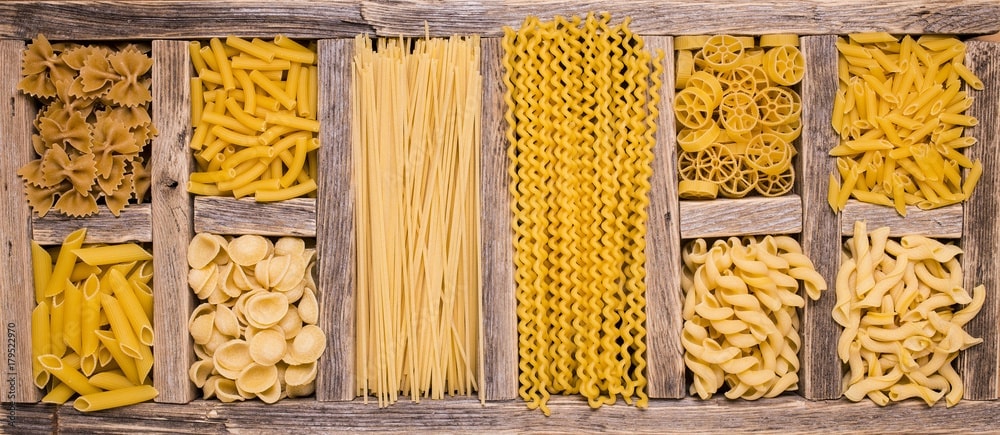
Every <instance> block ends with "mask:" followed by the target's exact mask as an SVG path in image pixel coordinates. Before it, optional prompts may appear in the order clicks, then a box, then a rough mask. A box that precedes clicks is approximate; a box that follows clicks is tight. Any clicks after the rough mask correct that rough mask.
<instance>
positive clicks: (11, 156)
mask: <svg viewBox="0 0 1000 435" xmlns="http://www.w3.org/2000/svg"><path fill="white" fill-rule="evenodd" d="M23 50H24V43H23V42H21V41H0V92H2V95H3V97H4V100H5V101H4V102H3V103H2V104H0V134H2V135H3V142H2V143H3V145H4V150H3V152H0V174H2V175H3V179H2V180H0V185H2V186H3V189H0V228H2V230H0V249H2V254H0V270H3V271H4V273H2V274H0V297H2V299H0V311H2V313H0V317H2V321H0V325H2V326H3V331H4V334H3V336H4V337H7V338H6V340H4V343H6V346H4V348H5V349H7V353H6V354H7V358H6V361H7V364H6V365H5V367H6V369H5V370H4V371H3V372H4V382H3V391H4V393H3V394H2V396H3V399H2V400H3V401H4V402H8V401H14V402H34V401H37V400H38V399H40V398H41V395H40V392H39V390H38V389H36V388H35V386H34V384H33V383H32V382H33V381H32V373H31V311H32V310H33V309H34V308H35V298H34V297H32V294H33V293H32V290H31V289H32V288H33V285H34V284H33V283H34V281H33V278H32V275H31V267H30V266H31V244H30V243H29V241H30V239H29V236H30V235H31V210H30V208H29V207H28V201H27V200H26V199H25V196H24V188H23V186H22V185H21V178H20V177H18V176H17V175H16V174H15V172H16V171H17V169H18V168H20V167H21V166H23V165H24V164H26V163H28V161H30V160H31V159H32V158H33V154H34V153H33V151H32V147H31V122H32V119H34V117H35V109H34V105H33V103H32V102H31V101H30V99H29V98H27V97H25V96H24V95H23V94H21V93H20V92H19V91H18V90H17V82H18V81H20V80H21V51H23ZM12 336H13V337H12ZM12 352H13V355H11V353H12ZM11 364H13V367H11ZM11 381H13V385H12V384H11ZM11 393H13V397H11Z"/></svg>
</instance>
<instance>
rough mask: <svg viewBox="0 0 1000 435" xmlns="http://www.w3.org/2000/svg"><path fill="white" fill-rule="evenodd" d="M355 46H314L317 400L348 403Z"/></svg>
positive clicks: (337, 43) (351, 333)
mask: <svg viewBox="0 0 1000 435" xmlns="http://www.w3.org/2000/svg"><path fill="white" fill-rule="evenodd" d="M353 53H354V40H352V39H332V40H321V41H320V42H319V62H320V63H319V102H320V105H319V121H320V125H321V127H320V132H319V137H320V143H321V144H323V146H322V147H320V149H319V162H318V164H319V168H320V170H319V176H318V178H319V179H318V180H317V184H318V185H319V189H318V195H317V196H318V200H317V204H316V206H317V213H316V224H317V229H316V250H317V258H318V261H319V277H318V279H317V285H318V286H319V289H320V295H319V302H320V318H319V326H320V327H321V328H323V331H324V332H326V337H327V346H326V352H325V353H324V354H323V357H321V358H320V360H319V375H318V378H317V383H316V398H317V399H318V400H321V401H326V400H351V399H353V398H354V396H355V395H356V392H355V390H354V351H355V350H354V347H355V343H356V340H355V337H354V328H355V322H354V300H355V299H354V291H355V290H354V270H355V268H354V264H355V259H354V255H355V251H354V186H353V183H352V181H351V180H352V175H351V174H352V171H351V164H352V163H351V161H352V160H351V106H350V104H345V103H346V102H348V101H351V62H352V58H353Z"/></svg>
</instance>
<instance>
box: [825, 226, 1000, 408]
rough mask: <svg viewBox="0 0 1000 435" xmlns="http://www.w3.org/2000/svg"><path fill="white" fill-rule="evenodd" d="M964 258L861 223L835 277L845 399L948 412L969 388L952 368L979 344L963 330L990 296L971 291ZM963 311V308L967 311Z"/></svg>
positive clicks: (955, 250)
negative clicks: (913, 402) (943, 407)
mask: <svg viewBox="0 0 1000 435" xmlns="http://www.w3.org/2000/svg"><path fill="white" fill-rule="evenodd" d="M961 254H962V250H961V249H960V248H959V247H958V246H955V245H953V244H944V243H941V242H939V241H937V240H934V239H930V238H927V237H923V236H903V237H902V238H901V239H899V240H895V239H890V238H889V228H888V227H883V228H879V229H877V230H874V231H872V232H868V231H867V226H866V225H865V223H864V222H863V221H859V222H855V224H854V237H852V238H849V239H847V242H846V243H844V250H843V252H842V255H841V262H840V271H839V272H838V273H837V285H836V287H837V305H836V306H835V307H834V309H833V319H834V320H835V321H836V322H837V323H838V324H840V325H841V326H843V327H844V330H843V332H842V333H841V335H840V341H839V342H838V344H837V355H839V356H840V359H841V361H843V362H844V364H846V365H847V371H846V373H845V375H844V379H843V386H844V397H847V398H848V399H850V400H853V401H855V402H857V401H860V400H862V399H864V398H865V397H866V396H867V397H868V398H869V399H871V400H872V402H875V403H876V404H878V405H880V406H884V405H886V404H888V403H889V402H890V401H892V402H895V401H900V400H904V399H908V398H912V397H916V398H920V399H922V400H924V402H926V403H927V405H928V406H933V405H934V404H935V403H936V402H937V401H938V400H940V399H941V398H942V397H944V399H945V403H946V404H947V406H948V407H951V406H953V405H955V404H956V403H958V402H959V400H961V399H962V394H963V393H964V391H965V387H964V386H963V384H962V378H961V377H960V376H959V375H958V373H957V372H956V371H955V368H954V367H952V361H954V360H955V358H956V357H958V354H959V351H961V350H964V349H967V348H969V347H971V346H973V345H976V344H978V343H981V342H982V341H983V340H982V339H981V338H973V337H972V336H971V335H969V333H967V332H965V330H964V329H962V328H963V326H965V324H966V323H968V322H969V321H970V320H972V319H973V318H974V317H975V316H976V314H978V313H979V310H980V309H981V308H982V306H983V301H985V299H986V289H985V288H984V287H983V286H982V285H979V286H976V288H974V289H973V290H972V295H970V294H969V292H968V291H966V290H965V288H964V284H963V278H962V277H963V275H962V266H961V263H960V262H959V259H958V256H959V255H961ZM963 305H964V306H963Z"/></svg>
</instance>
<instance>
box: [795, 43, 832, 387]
mask: <svg viewBox="0 0 1000 435" xmlns="http://www.w3.org/2000/svg"><path fill="white" fill-rule="evenodd" d="M836 41H837V37H836V36H829V35H827V36H807V37H803V38H802V54H803V55H805V58H806V64H807V65H809V67H808V68H806V74H805V78H804V79H803V80H802V107H803V108H804V109H805V110H803V111H802V144H801V149H800V153H799V158H798V163H797V164H798V165H800V167H799V168H797V169H799V171H798V173H799V174H800V180H799V183H800V185H801V187H800V188H801V193H802V215H803V219H802V235H801V240H800V242H801V243H802V250H803V252H805V254H806V255H807V256H809V258H810V259H812V261H813V264H814V265H815V266H816V271H817V272H819V273H820V274H821V275H823V278H824V279H825V280H826V282H827V285H829V286H830V288H831V289H832V288H833V284H834V283H835V282H836V281H835V278H836V276H837V269H838V268H839V267H840V231H839V228H840V216H838V215H836V214H834V213H833V211H832V210H831V209H830V206H829V205H827V201H826V193H827V179H828V178H829V175H828V174H830V172H832V171H833V170H834V169H835V167H834V164H835V161H836V160H835V159H831V158H830V157H829V155H828V152H829V150H830V149H831V148H833V147H834V146H836V145H837V138H838V136H837V134H836V132H834V131H833V127H832V126H831V125H830V119H831V113H832V110H833V98H834V95H835V93H836V90H837V48H836V45H835V43H836ZM836 300H837V296H836V295H835V294H834V292H833V290H829V291H827V292H826V293H825V294H823V296H821V297H820V299H819V300H818V301H813V300H811V299H808V298H806V305H805V308H804V309H803V310H802V348H801V350H799V361H801V363H802V367H801V373H800V375H799V378H800V379H801V380H802V386H801V391H802V392H803V395H804V396H805V397H807V398H809V399H814V400H820V399H836V398H838V397H840V393H841V391H840V388H841V387H840V372H841V365H840V360H839V359H838V358H837V353H836V352H834V351H833V350H834V349H836V348H837V339H838V338H839V336H840V328H839V327H838V326H837V324H836V323H834V321H833V317H832V316H831V314H830V313H831V312H833V306H834V303H835V302H836Z"/></svg>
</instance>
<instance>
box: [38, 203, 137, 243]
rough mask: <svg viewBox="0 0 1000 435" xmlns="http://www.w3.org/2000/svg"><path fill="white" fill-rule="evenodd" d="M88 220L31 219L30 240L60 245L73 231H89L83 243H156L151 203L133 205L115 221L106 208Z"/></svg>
mask: <svg viewBox="0 0 1000 435" xmlns="http://www.w3.org/2000/svg"><path fill="white" fill-rule="evenodd" d="M98 208H99V209H100V212H98V213H97V214H96V215H94V216H90V217H87V218H85V219H78V218H72V217H68V216H65V215H62V214H59V213H48V214H46V215H45V217H43V218H40V217H38V215H36V214H32V216H31V238H32V239H33V240H34V241H36V242H38V243H40V244H42V245H58V244H61V243H62V242H63V240H64V239H65V238H66V236H68V235H69V234H70V233H72V232H73V231H76V230H78V229H80V228H83V227H86V228H87V238H86V239H84V240H83V243H125V242H151V241H153V227H152V221H151V216H152V206H151V205H150V204H149V203H143V204H130V205H129V206H128V207H125V209H124V210H122V211H121V215H119V216H118V217H115V216H114V215H113V214H111V211H110V210H108V207H107V206H104V205H100V206H98Z"/></svg>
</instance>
